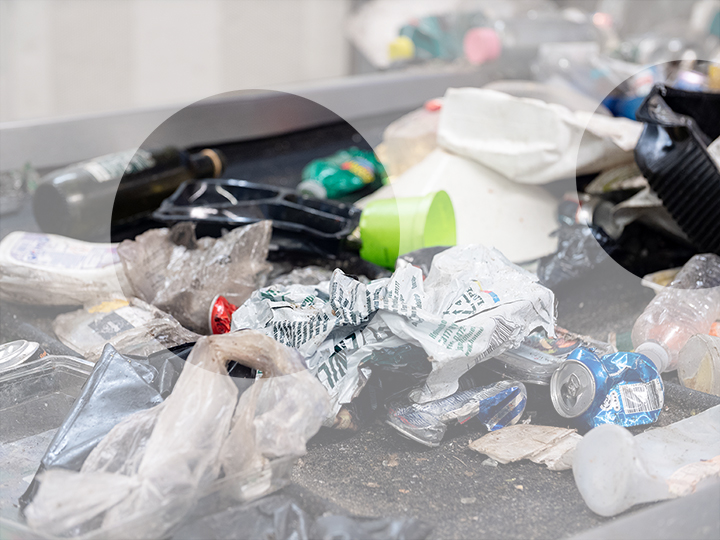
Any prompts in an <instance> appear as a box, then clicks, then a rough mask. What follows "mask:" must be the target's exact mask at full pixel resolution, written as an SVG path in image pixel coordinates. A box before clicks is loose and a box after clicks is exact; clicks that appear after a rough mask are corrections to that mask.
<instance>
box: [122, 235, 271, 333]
mask: <svg viewBox="0 0 720 540" xmlns="http://www.w3.org/2000/svg"><path fill="white" fill-rule="evenodd" d="M271 231H272V226H271V223H270V222H269V221H260V222H258V223H254V224H252V225H248V226H247V227H242V228H238V229H234V230H232V231H230V232H229V233H227V234H226V235H224V236H222V237H220V238H217V239H215V238H209V237H204V238H200V239H197V238H196V236H195V225H194V224H193V223H181V224H178V225H176V226H174V227H173V228H172V229H153V230H150V231H147V232H146V233H143V234H141V235H140V236H138V237H137V238H136V239H135V240H125V241H124V242H122V243H121V244H120V245H119V246H118V255H119V256H120V260H121V261H122V264H123V268H124V270H125V274H126V275H127V278H128V281H129V282H130V284H131V286H132V290H133V293H134V295H135V296H137V297H139V298H140V299H141V300H143V301H145V302H147V303H148V304H152V305H154V306H156V307H157V308H159V309H161V310H163V311H166V312H167V313H169V314H170V315H172V316H173V317H175V318H176V319H177V320H178V321H179V322H180V323H181V324H182V325H183V326H185V327H186V328H188V329H190V330H193V331H195V332H198V333H202V334H208V333H210V328H209V327H208V310H209V309H210V306H211V304H212V301H213V299H214V298H215V297H216V296H217V295H218V294H222V295H223V296H224V297H225V298H227V299H228V300H229V301H230V302H232V303H233V304H235V305H240V304H242V303H243V302H244V301H245V300H246V299H247V298H248V297H249V296H250V293H252V291H254V290H256V289H257V288H259V287H262V286H263V285H264V284H265V279H266V277H267V274H268V273H269V272H270V269H271V267H270V264H269V263H267V262H266V259H267V255H268V249H269V242H270V234H271Z"/></svg>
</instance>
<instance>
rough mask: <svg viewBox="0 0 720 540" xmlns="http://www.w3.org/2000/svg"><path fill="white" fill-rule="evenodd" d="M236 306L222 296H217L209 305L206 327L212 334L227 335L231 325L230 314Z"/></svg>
mask: <svg viewBox="0 0 720 540" xmlns="http://www.w3.org/2000/svg"><path fill="white" fill-rule="evenodd" d="M236 309H237V306H235V305H233V304H231V303H230V302H228V301H227V299H226V298H225V297H224V296H221V295H217V296H216V297H215V298H214V299H213V301H212V302H211V303H210V313H209V322H208V326H209V327H210V332H211V333H212V334H227V333H228V332H229V331H230V326H231V324H232V314H233V313H235V310H236Z"/></svg>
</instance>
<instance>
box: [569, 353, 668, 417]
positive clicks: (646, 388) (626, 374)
mask: <svg viewBox="0 0 720 540" xmlns="http://www.w3.org/2000/svg"><path fill="white" fill-rule="evenodd" d="M580 351H582V352H580ZM588 354H591V355H592V357H593V358H592V359H593V360H595V362H598V361H599V364H600V366H601V369H602V371H603V372H604V373H602V374H595V379H596V381H597V380H598V379H599V378H600V379H605V380H604V381H603V384H601V385H598V392H602V391H603V389H607V393H606V394H605V395H600V396H597V397H598V398H599V399H596V400H595V401H594V402H593V405H592V406H591V407H590V408H589V409H588V410H587V411H586V412H585V413H584V414H583V415H581V417H580V418H581V420H582V421H583V422H584V423H585V424H587V425H588V426H589V427H591V428H593V427H597V426H599V425H601V424H617V425H619V426H623V427H629V426H639V425H643V424H651V423H653V422H655V421H656V420H657V419H658V416H660V411H661V410H662V407H663V403H664V388H663V383H662V378H661V377H660V374H659V373H658V371H657V368H656V367H655V364H653V363H652V362H651V361H650V360H648V359H647V358H646V357H645V356H643V355H642V354H638V353H630V352H618V353H614V354H607V355H605V356H603V357H602V358H599V359H598V358H597V356H596V355H594V354H593V353H591V352H589V351H587V350H584V349H578V351H574V352H573V353H572V354H571V355H570V357H569V358H573V359H575V360H579V361H580V362H583V363H584V364H586V365H587V364H588V362H586V361H585V360H590V359H589V358H587V355H588ZM595 362H593V363H594V364H595V366H597V363H595ZM598 375H600V377H598Z"/></svg>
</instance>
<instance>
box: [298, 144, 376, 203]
mask: <svg viewBox="0 0 720 540" xmlns="http://www.w3.org/2000/svg"><path fill="white" fill-rule="evenodd" d="M386 178H387V174H386V173H385V168H384V167H383V166H382V163H380V161H379V160H378V159H377V157H376V156H375V153H374V152H367V151H365V150H360V149H359V148H355V147H353V148H348V149H347V150H341V151H340V152H337V153H335V154H333V155H332V156H328V157H325V158H322V159H315V160H313V161H311V162H310V163H308V164H307V165H306V166H305V168H304V169H303V172H302V182H300V184H299V185H298V187H297V190H298V192H300V193H301V194H302V195H309V196H311V197H316V198H318V199H337V198H339V197H342V196H344V195H348V194H350V193H353V192H354V191H358V190H359V189H362V188H364V187H365V186H367V185H370V184H376V187H380V186H381V185H382V184H383V183H384V182H385V180H386Z"/></svg>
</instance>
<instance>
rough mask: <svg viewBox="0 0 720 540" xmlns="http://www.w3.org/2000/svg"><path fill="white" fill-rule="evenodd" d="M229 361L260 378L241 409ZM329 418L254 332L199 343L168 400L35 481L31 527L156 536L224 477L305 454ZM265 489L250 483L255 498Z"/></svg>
mask: <svg viewBox="0 0 720 540" xmlns="http://www.w3.org/2000/svg"><path fill="white" fill-rule="evenodd" d="M230 360H236V361H238V362H240V363H242V364H244V365H247V366H249V367H252V368H255V369H258V370H261V371H262V373H263V377H262V378H261V379H259V380H258V381H256V383H255V384H253V385H252V386H251V388H250V389H249V390H247V391H245V392H244V393H243V394H242V396H241V399H240V400H239V402H238V400H237V396H238V389H237V387H236V386H235V384H234V383H233V382H232V380H231V378H230V377H229V376H228V375H227V371H226V368H225V366H226V363H227V362H229V361H230ZM327 411H328V402H327V395H326V394H325V392H324V391H323V390H322V387H321V385H320V384H319V383H318V382H317V381H316V380H315V379H314V377H312V376H311V375H310V374H309V373H308V372H307V370H306V369H305V368H304V366H303V364H302V360H301V359H300V357H299V355H298V354H297V353H296V352H295V351H293V350H291V349H288V348H287V347H284V346H282V345H280V344H279V343H277V342H275V341H274V340H272V339H270V338H268V337H266V336H264V335H262V334H259V333H257V332H237V333H232V334H223V335H216V336H210V337H203V338H201V339H200V340H199V341H198V342H197V344H196V346H195V347H194V348H193V351H192V353H191V355H190V357H189V359H188V362H187V364H186V366H185V368H184V369H183V372H182V374H181V375H180V378H179V379H178V382H177V384H176V386H175V388H174V390H173V392H172V394H171V395H170V397H168V399H167V400H165V401H164V402H163V403H162V404H160V405H158V406H156V407H154V408H152V409H148V410H145V411H142V412H139V413H136V414H134V415H132V416H130V417H128V418H127V419H125V420H124V421H123V422H121V423H120V424H118V425H117V426H115V428H113V429H112V430H111V431H110V433H108V435H107V436H106V437H105V439H103V441H101V442H100V444H99V445H98V446H97V447H96V448H95V449H94V450H93V451H92V452H91V454H90V455H89V456H88V458H87V459H86V461H85V463H84V464H83V467H82V470H81V471H80V472H79V473H76V472H71V471H63V470H57V469H51V470H49V471H47V472H45V473H44V474H43V475H42V476H41V483H40V489H39V491H38V493H37V495H36V496H35V498H34V500H33V501H32V502H31V504H30V505H29V506H28V507H27V509H26V516H27V519H28V524H29V525H30V526H31V527H32V528H34V529H36V530H39V531H42V532H45V533H51V534H57V535H65V534H77V533H84V532H89V531H93V532H98V533H101V535H102V536H104V537H107V538H123V539H125V538H160V537H163V536H164V535H165V534H166V533H167V532H168V531H169V530H170V529H171V528H172V527H173V526H174V525H176V524H177V523H178V522H179V521H180V520H181V519H182V518H183V517H184V516H185V515H186V514H187V512H188V511H189V510H190V508H191V507H192V506H193V505H194V504H195V502H196V500H197V498H198V497H199V496H200V494H201V492H202V489H203V488H205V487H207V486H209V485H210V484H211V483H212V482H213V481H214V480H216V479H217V478H218V476H219V475H220V472H221V470H222V471H223V472H224V474H225V476H226V477H238V478H240V479H242V478H247V475H248V474H249V473H252V472H256V471H257V472H259V471H262V470H264V469H266V468H268V466H269V464H270V460H272V459H274V458H278V457H284V456H299V455H302V454H303V453H304V452H305V442H306V441H307V439H309V438H310V437H311V436H312V435H313V434H315V433H316V432H317V430H318V429H319V427H320V423H321V422H322V420H323V418H325V416H326V415H327ZM242 487H243V486H242V485H240V486H238V493H241V492H242ZM269 487H270V484H269V483H268V484H267V488H268V489H269ZM266 492H267V489H262V485H261V486H260V488H259V489H258V488H257V486H256V491H255V492H254V496H260V495H263V494H264V493H266ZM244 495H247V494H244Z"/></svg>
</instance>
